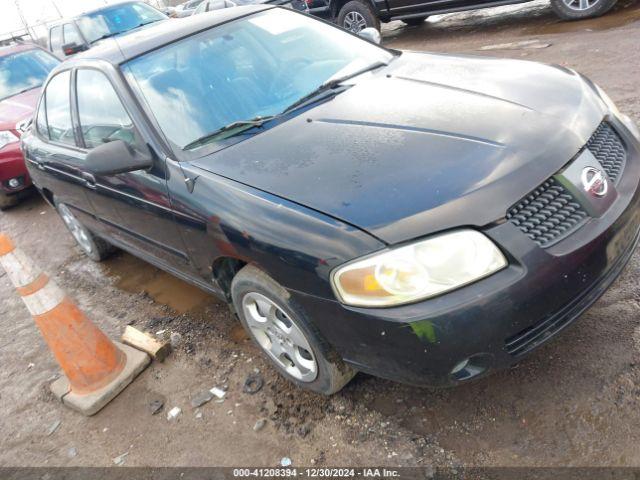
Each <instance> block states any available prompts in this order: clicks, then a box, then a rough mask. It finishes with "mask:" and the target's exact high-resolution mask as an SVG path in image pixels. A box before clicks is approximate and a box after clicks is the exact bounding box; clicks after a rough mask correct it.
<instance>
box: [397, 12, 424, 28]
mask: <svg viewBox="0 0 640 480" xmlns="http://www.w3.org/2000/svg"><path fill="white" fill-rule="evenodd" d="M427 18H429V16H428V15H425V16H424V17H413V18H403V19H402V22H403V23H405V24H406V25H409V26H412V27H416V26H418V25H422V24H423V23H424V21H425V20H426V19H427Z"/></svg>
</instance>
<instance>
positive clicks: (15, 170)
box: [0, 142, 31, 195]
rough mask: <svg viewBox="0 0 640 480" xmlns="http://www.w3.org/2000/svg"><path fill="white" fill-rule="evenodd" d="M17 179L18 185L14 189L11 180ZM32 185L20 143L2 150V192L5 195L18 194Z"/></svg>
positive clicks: (0, 168)
mask: <svg viewBox="0 0 640 480" xmlns="http://www.w3.org/2000/svg"><path fill="white" fill-rule="evenodd" d="M12 179H16V181H17V182H18V185H17V186H16V187H12V186H10V185H9V182H10V180H12ZM30 185H31V178H30V177H29V173H28V172H27V168H26V166H25V164H24V156H23V155H22V150H20V142H15V143H10V144H8V145H6V146H5V147H4V148H3V149H2V150H0V190H2V192H4V193H5V194H9V195H10V194H14V193H18V192H20V191H22V190H24V189H25V188H27V187H29V186H30Z"/></svg>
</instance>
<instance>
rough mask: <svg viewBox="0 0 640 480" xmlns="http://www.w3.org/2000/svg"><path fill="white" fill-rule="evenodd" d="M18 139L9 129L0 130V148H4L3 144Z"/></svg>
mask: <svg viewBox="0 0 640 480" xmlns="http://www.w3.org/2000/svg"><path fill="white" fill-rule="evenodd" d="M18 140H19V138H18V137H17V136H16V134H15V133H13V132H12V131H11V130H2V131H0V148H4V146H5V145H8V144H10V143H13V142H17V141H18Z"/></svg>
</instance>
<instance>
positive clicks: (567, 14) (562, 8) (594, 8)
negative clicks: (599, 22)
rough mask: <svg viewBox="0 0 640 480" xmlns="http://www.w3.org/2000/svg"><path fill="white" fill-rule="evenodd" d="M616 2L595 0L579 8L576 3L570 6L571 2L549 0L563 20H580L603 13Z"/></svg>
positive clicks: (615, 0) (576, 0) (613, 0)
mask: <svg viewBox="0 0 640 480" xmlns="http://www.w3.org/2000/svg"><path fill="white" fill-rule="evenodd" d="M575 2H579V0H575ZM616 2H617V0H595V3H594V4H593V5H591V6H590V7H588V8H586V9H584V10H579V9H578V8H577V5H576V7H575V8H572V7H571V6H570V5H571V4H570V5H567V4H566V3H565V2H564V0H551V8H552V9H553V11H554V12H555V13H556V15H558V16H559V17H560V18H562V19H563V20H581V19H583V18H592V17H599V16H600V15H604V14H605V13H607V12H608V11H609V10H611V9H612V8H613V6H614V5H615V4H616Z"/></svg>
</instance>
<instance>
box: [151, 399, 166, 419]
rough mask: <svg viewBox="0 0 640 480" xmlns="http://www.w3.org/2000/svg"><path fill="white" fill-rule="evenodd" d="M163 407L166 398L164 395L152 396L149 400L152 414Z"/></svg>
mask: <svg viewBox="0 0 640 480" xmlns="http://www.w3.org/2000/svg"><path fill="white" fill-rule="evenodd" d="M162 407H164V398H162V397H155V398H152V399H151V401H150V402H149V412H151V415H155V414H156V413H158V412H159V411H161V410H162Z"/></svg>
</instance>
